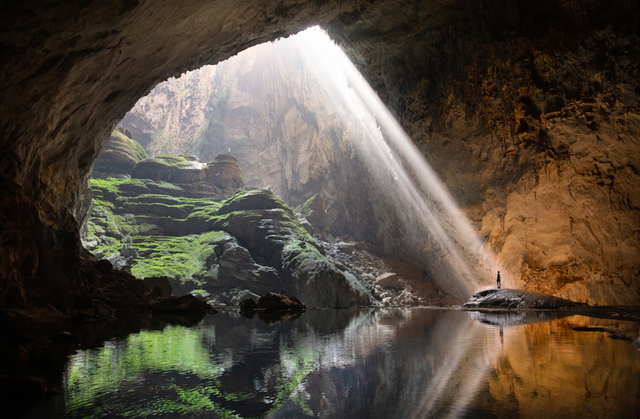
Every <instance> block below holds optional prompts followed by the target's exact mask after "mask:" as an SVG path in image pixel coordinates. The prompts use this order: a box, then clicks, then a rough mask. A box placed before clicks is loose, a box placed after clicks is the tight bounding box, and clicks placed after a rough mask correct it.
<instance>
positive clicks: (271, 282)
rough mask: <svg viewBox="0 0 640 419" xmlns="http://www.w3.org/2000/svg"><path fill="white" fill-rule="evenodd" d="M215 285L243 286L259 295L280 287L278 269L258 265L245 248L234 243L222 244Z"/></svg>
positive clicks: (277, 289) (278, 289)
mask: <svg viewBox="0 0 640 419" xmlns="http://www.w3.org/2000/svg"><path fill="white" fill-rule="evenodd" d="M216 285H218V286H223V287H225V286H226V287H239V288H245V289H249V290H251V291H252V292H255V293H257V294H259V295H262V294H266V293H268V292H270V291H280V289H281V288H282V284H281V281H280V276H279V275H278V271H276V270H275V269H274V268H272V267H268V266H262V265H258V264H257V263H256V262H255V261H254V260H253V259H252V257H251V255H250V254H249V251H248V250H247V249H245V248H244V247H242V246H238V245H236V244H234V243H226V244H225V245H224V252H223V253H222V256H220V259H219V267H218V280H217V282H216Z"/></svg>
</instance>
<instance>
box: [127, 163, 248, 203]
mask: <svg viewBox="0 0 640 419" xmlns="http://www.w3.org/2000/svg"><path fill="white" fill-rule="evenodd" d="M131 177H132V178H135V179H151V180H161V181H164V182H168V183H173V184H176V185H180V186H181V187H182V188H184V189H187V190H190V191H193V192H202V193H203V194H207V192H208V193H209V195H211V196H217V197H229V196H231V195H232V194H233V193H234V192H235V191H237V190H238V189H240V188H242V187H244V182H243V180H242V172H241V171H240V167H239V166H238V159H237V158H236V157H235V156H232V155H230V154H226V155H225V154H222V155H218V156H216V158H215V159H214V160H213V161H212V162H210V163H208V164H206V163H203V162H201V161H200V159H198V157H196V156H191V155H180V156H174V155H169V154H163V155H160V156H157V157H153V158H150V159H145V160H142V161H141V162H139V163H138V164H136V166H135V167H134V168H133V170H132V171H131Z"/></svg>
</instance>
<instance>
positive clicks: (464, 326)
mask: <svg viewBox="0 0 640 419" xmlns="http://www.w3.org/2000/svg"><path fill="white" fill-rule="evenodd" d="M443 326H445V327H446V326H447V324H445V325H443ZM482 331H483V328H482V327H481V326H479V325H477V324H476V323H475V322H473V321H471V319H467V320H466V321H463V322H462V323H461V324H459V325H458V327H457V330H456V333H455V334H454V335H449V336H448V338H447V339H446V341H447V345H446V349H444V348H443V351H444V352H445V353H443V354H442V357H443V359H442V362H440V363H437V364H436V365H434V368H435V369H436V373H435V374H434V376H433V377H432V378H431V379H430V381H429V385H428V386H427V388H426V389H424V390H423V397H422V400H421V401H420V402H418V403H416V405H415V406H416V410H415V411H414V412H413V413H412V414H411V417H412V418H426V417H433V416H434V415H438V416H442V414H443V412H439V410H440V409H447V406H449V407H450V409H447V410H449V415H448V417H452V418H454V417H459V416H460V415H461V414H463V413H464V412H463V409H464V407H465V406H468V405H469V402H470V400H472V399H473V397H474V396H475V395H476V394H477V392H478V390H479V389H480V385H481V384H482V382H483V381H484V378H485V377H486V375H487V373H488V371H489V368H490V366H491V365H493V360H494V359H495V357H496V356H497V355H498V354H497V352H496V351H495V350H494V348H493V346H491V347H489V346H488V345H491V341H488V342H487V344H488V345H485V346H483V347H482V350H478V346H477V340H478V337H477V335H478V333H480V332H482ZM487 348H488V349H487ZM448 391H449V392H448Z"/></svg>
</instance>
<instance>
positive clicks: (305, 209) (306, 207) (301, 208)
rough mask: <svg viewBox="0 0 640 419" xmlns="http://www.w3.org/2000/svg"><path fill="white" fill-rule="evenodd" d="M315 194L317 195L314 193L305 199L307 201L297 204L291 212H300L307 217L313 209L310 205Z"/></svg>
mask: <svg viewBox="0 0 640 419" xmlns="http://www.w3.org/2000/svg"><path fill="white" fill-rule="evenodd" d="M316 196H317V195H314V196H312V197H311V198H309V199H307V201H306V202H304V203H303V204H300V205H298V206H297V207H296V208H295V209H294V210H293V212H295V213H296V214H301V215H302V216H303V217H308V216H309V215H310V214H311V212H312V211H313V208H312V207H311V206H312V205H313V201H314V199H315V198H316Z"/></svg>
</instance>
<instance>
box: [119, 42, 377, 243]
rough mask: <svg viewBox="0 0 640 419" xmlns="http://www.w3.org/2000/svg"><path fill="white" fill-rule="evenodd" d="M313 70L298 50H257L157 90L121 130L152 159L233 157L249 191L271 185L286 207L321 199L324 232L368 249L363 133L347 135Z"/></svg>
mask: <svg viewBox="0 0 640 419" xmlns="http://www.w3.org/2000/svg"><path fill="white" fill-rule="evenodd" d="M315 71H316V69H315V68H314V67H313V65H312V63H311V62H310V61H309V60H308V59H307V58H305V51H304V46H303V45H301V44H298V43H295V42H291V40H282V41H280V42H277V43H273V44H264V45H258V46H256V47H254V48H251V49H250V50H247V51H243V52H242V53H240V54H238V55H237V56H236V57H233V58H231V59H229V60H228V61H225V62H222V63H219V64H218V65H216V66H215V67H211V66H209V67H203V68H201V69H198V70H194V71H190V72H188V73H186V74H184V75H182V76H181V77H180V78H178V79H170V80H167V81H166V82H164V83H161V84H160V85H158V86H157V87H156V88H154V89H153V90H152V91H151V92H150V93H149V94H148V95H147V96H145V97H143V98H141V99H140V100H139V101H138V103H137V104H136V106H134V107H133V108H132V109H131V110H130V111H129V112H128V113H127V115H126V116H125V118H124V119H123V120H122V121H121V125H122V126H123V127H126V128H128V129H129V130H131V131H132V132H133V133H134V135H135V136H136V138H138V137H140V138H146V139H147V140H141V141H143V143H144V144H145V147H147V149H148V152H149V154H150V155H159V154H162V153H174V154H182V153H190V154H195V155H198V156H199V157H200V158H202V159H203V160H208V159H214V160H213V162H212V163H211V164H213V163H214V162H216V161H218V160H220V162H222V161H225V160H224V159H227V158H229V157H228V153H227V152H228V150H229V149H230V150H231V152H232V153H233V154H234V155H235V156H237V157H238V160H239V162H240V167H241V169H242V177H243V179H244V183H245V184H246V185H247V186H249V187H267V186H268V187H269V188H271V189H272V190H273V191H274V192H275V193H276V195H278V196H279V197H281V198H282V199H283V200H284V201H285V202H286V203H287V204H289V205H291V206H292V207H294V206H297V205H301V204H303V203H304V202H305V201H307V199H309V198H310V197H312V196H314V195H316V194H321V195H322V196H323V197H324V206H325V210H326V216H325V220H326V223H327V225H326V226H322V227H319V228H320V229H321V230H323V229H324V228H327V229H328V230H327V233H331V234H332V235H333V236H338V235H343V234H349V235H352V236H355V237H357V239H358V240H368V241H371V238H372V237H373V235H374V234H373V233H372V231H371V230H372V229H371V226H373V225H374V223H373V222H372V220H371V211H370V210H369V211H368V210H367V205H368V204H369V202H368V200H367V196H366V191H367V189H368V188H367V187H366V185H364V184H366V183H367V179H366V174H365V173H363V171H362V162H359V161H357V160H356V159H355V158H354V143H355V142H363V141H365V133H363V132H360V131H355V132H354V131H353V130H351V129H350V124H351V123H352V121H350V120H349V118H348V115H347V114H346V112H345V110H344V104H342V103H339V101H336V100H335V98H333V97H332V96H331V95H328V94H327V92H326V86H325V85H324V84H323V80H322V79H321V78H318V77H316V73H315ZM151 137H153V138H155V140H154V141H152V140H151ZM145 141H148V142H145ZM216 154H217V156H216ZM214 156H216V157H215V158H214ZM225 156H227V157H225ZM223 173H225V172H223ZM317 214H319V213H317ZM312 225H313V223H312Z"/></svg>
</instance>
